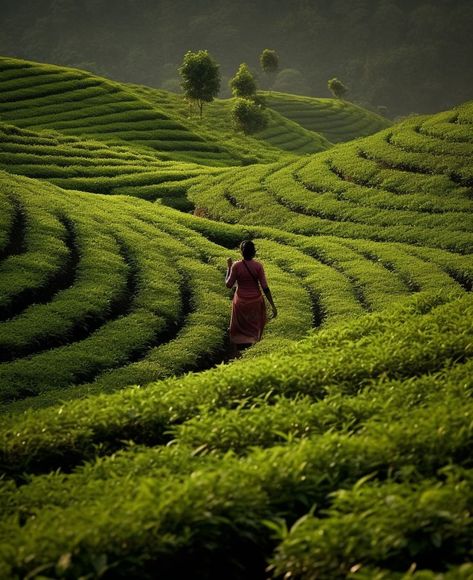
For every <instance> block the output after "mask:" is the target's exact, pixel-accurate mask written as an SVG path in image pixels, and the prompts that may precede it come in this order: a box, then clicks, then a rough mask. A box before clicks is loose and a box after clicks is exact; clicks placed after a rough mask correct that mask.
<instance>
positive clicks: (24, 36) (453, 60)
mask: <svg viewBox="0 0 473 580" xmlns="http://www.w3.org/2000/svg"><path fill="white" fill-rule="evenodd" d="M0 8H1V29H0V54H2V55H8V56H16V57H20V58H26V59H32V60H39V61H44V62H49V63H56V64H63V65H70V66H75V67H79V68H84V69H87V70H90V71H93V72H96V73H99V74H101V75H105V76H108V77H112V78H114V79H117V80H121V81H128V82H135V83H141V84H146V85H149V86H153V87H163V88H167V89H169V90H174V91H176V92H178V91H179V82H178V73H177V68H178V66H179V65H180V63H181V62H182V58H183V55H184V53H185V52H186V51H187V50H199V49H208V50H209V51H210V53H211V54H212V56H213V57H214V58H215V59H216V60H217V62H218V63H219V64H220V65H221V72H222V77H223V82H222V93H221V96H228V95H229V91H228V84H227V83H228V79H229V78H230V77H232V76H233V75H234V74H235V71H236V69H237V68H238V65H239V64H240V63H241V62H246V63H247V64H248V65H249V66H250V68H251V69H252V70H253V71H254V72H255V73H258V75H259V85H260V87H262V88H264V87H265V85H264V82H265V79H264V78H262V76H263V75H262V74H260V69H259V62H258V59H259V55H260V53H261V51H262V50H263V49H264V48H271V49H274V50H276V51H277V53H278V54H279V57H280V72H279V74H278V76H277V77H276V79H275V84H274V89H275V90H281V91H287V92H294V93H299V94H307V95H312V96H329V93H328V90H327V80H328V79H330V78H332V77H338V78H339V79H340V80H342V81H343V83H344V84H345V85H347V86H348V87H349V93H348V95H347V99H349V100H351V101H353V102H357V103H359V104H362V105H364V106H368V107H370V108H372V109H375V110H376V109H377V108H378V107H386V108H387V114H388V116H390V117H392V118H394V117H397V116H400V115H406V114H409V113H413V112H416V113H429V112H434V111H439V110H442V109H446V108H449V107H451V106H452V105H455V104H457V103H460V102H462V101H466V100H469V99H472V98H473V66H472V62H473V34H472V24H473V2H472V1H471V0H435V1H434V0H432V1H423V0H418V1H417V0H330V1H329V0H286V1H283V0H251V1H250V0H238V1H237V0H0Z"/></svg>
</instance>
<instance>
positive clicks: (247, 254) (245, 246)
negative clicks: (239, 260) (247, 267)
mask: <svg viewBox="0 0 473 580" xmlns="http://www.w3.org/2000/svg"><path fill="white" fill-rule="evenodd" d="M240 250H241V253H242V254H243V257H244V258H245V260H251V259H252V258H254V257H255V256H256V248H255V245H254V243H253V242H252V241H251V240H248V241H245V242H242V243H241V244H240Z"/></svg>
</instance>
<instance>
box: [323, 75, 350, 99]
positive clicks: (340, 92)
mask: <svg viewBox="0 0 473 580" xmlns="http://www.w3.org/2000/svg"><path fill="white" fill-rule="evenodd" d="M327 86H328V89H329V91H330V92H331V93H332V94H333V96H334V97H336V98H337V99H343V97H344V96H345V95H346V94H347V92H348V89H347V87H346V86H345V85H344V84H343V83H342V81H340V80H339V79H337V78H336V77H335V78H333V79H330V80H329V81H328V83H327Z"/></svg>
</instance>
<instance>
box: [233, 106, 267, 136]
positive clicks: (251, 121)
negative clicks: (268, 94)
mask: <svg viewBox="0 0 473 580" xmlns="http://www.w3.org/2000/svg"><path fill="white" fill-rule="evenodd" d="M232 121H233V124H234V126H235V128H236V129H237V130H240V131H243V132H244V133H246V134H251V133H257V132H258V131H262V130H263V129H264V128H265V127H266V125H267V124H268V119H267V117H266V114H265V112H264V110H263V109H262V107H261V106H260V105H258V104H257V103H255V102H254V101H253V100H251V99H237V100H236V101H235V104H234V105H233V109H232Z"/></svg>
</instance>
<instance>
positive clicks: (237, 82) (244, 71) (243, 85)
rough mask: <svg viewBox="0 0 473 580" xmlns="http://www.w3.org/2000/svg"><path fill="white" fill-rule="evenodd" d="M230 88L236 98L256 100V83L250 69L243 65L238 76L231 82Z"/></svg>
mask: <svg viewBox="0 0 473 580" xmlns="http://www.w3.org/2000/svg"><path fill="white" fill-rule="evenodd" d="M230 88H231V89H232V94H233V96H234V97H241V98H243V99H254V97H255V96H256V82H255V79H254V78H253V75H252V74H251V72H250V69H249V68H248V65H247V64H245V63H242V64H241V65H240V67H239V69H238V71H237V73H236V75H235V76H234V77H233V78H232V79H231V80H230Z"/></svg>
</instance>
